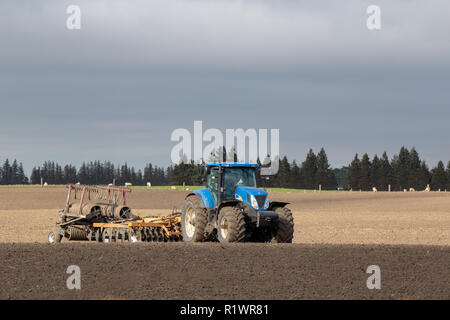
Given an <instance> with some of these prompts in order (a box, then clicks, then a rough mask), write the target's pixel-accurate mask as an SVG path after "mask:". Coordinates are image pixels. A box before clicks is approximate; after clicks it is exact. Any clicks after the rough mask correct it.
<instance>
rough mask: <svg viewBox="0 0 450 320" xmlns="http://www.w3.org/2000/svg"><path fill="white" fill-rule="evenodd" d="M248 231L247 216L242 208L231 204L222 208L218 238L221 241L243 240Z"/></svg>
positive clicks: (218, 222)
mask: <svg viewBox="0 0 450 320" xmlns="http://www.w3.org/2000/svg"><path fill="white" fill-rule="evenodd" d="M225 229H226V233H225ZM246 231H247V230H246V223H245V217H244V214H243V213H242V211H241V209H240V208H238V207H231V206H230V207H223V208H222V209H221V210H220V212H219V218H218V220H217V239H218V240H219V241H220V242H242V241H244V239H245V236H246Z"/></svg>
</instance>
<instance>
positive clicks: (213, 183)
mask: <svg viewBox="0 0 450 320" xmlns="http://www.w3.org/2000/svg"><path fill="white" fill-rule="evenodd" d="M218 171H219V170H218V169H217V168H212V169H211V172H210V173H209V175H208V181H207V185H206V187H207V188H208V189H209V190H211V193H212V195H213V198H214V203H215V204H217V188H218V184H219V180H218V176H219V172H218Z"/></svg>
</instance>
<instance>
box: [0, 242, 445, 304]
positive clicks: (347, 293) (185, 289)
mask: <svg viewBox="0 0 450 320" xmlns="http://www.w3.org/2000/svg"><path fill="white" fill-rule="evenodd" d="M449 256H450V248H449V247H420V246H356V245H300V244H292V245H270V244H230V245H220V244H218V243H203V244H197V245H191V244H184V243H140V244H96V243H67V244H61V245H57V246H51V245H47V244H1V245H0V260H1V261H2V268H1V269H0V274H1V279H2V285H1V286H0V299H58V298H62V299H81V298H82V299H111V298H113V299H316V298H321V299H419V298H423V299H431V298H434V299H450V275H449V272H448V263H449ZM374 264H375V265H378V266H379V267H380V269H381V290H369V289H368V288H367V286H366V281H367V278H368V277H369V276H370V275H369V274H367V273H366V270H367V267H368V266H369V265H374ZM69 265H78V266H79V267H80V269H81V290H69V289H67V287H66V281H67V278H68V277H69V275H68V274H66V270H67V267H68V266H69Z"/></svg>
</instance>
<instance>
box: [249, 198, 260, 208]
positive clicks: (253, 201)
mask: <svg viewBox="0 0 450 320" xmlns="http://www.w3.org/2000/svg"><path fill="white" fill-rule="evenodd" d="M250 200H251V205H252V207H253V208H254V209H256V210H258V209H259V206H258V201H256V198H255V196H254V195H250Z"/></svg>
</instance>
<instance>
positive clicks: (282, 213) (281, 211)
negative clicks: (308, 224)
mask: <svg viewBox="0 0 450 320" xmlns="http://www.w3.org/2000/svg"><path fill="white" fill-rule="evenodd" d="M275 212H276V213H278V226H277V229H276V232H275V234H274V237H273V239H272V241H273V242H277V243H292V239H293V238H294V218H293V217H292V212H291V210H290V209H289V208H286V207H284V208H276V209H275Z"/></svg>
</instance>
